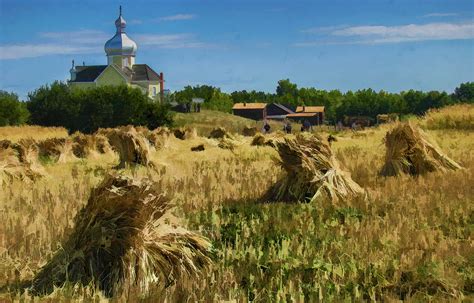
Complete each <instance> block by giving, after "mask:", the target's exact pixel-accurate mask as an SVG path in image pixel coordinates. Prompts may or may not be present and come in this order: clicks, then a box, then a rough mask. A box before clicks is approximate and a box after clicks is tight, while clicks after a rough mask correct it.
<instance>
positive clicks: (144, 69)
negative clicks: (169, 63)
mask: <svg viewBox="0 0 474 303" xmlns="http://www.w3.org/2000/svg"><path fill="white" fill-rule="evenodd" d="M160 80H161V79H160V75H158V73H157V72H155V71H154V70H153V69H152V68H151V67H149V66H148V65H147V64H134V65H133V74H132V81H160Z"/></svg>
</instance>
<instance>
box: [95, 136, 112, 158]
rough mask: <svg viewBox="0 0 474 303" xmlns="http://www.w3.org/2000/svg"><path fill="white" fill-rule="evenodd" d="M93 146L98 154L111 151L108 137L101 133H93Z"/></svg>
mask: <svg viewBox="0 0 474 303" xmlns="http://www.w3.org/2000/svg"><path fill="white" fill-rule="evenodd" d="M94 137H95V147H96V149H97V151H98V152H99V153H100V154H108V153H110V152H112V147H111V146H110V144H109V139H107V137H106V136H104V135H101V134H97V133H96V134H94Z"/></svg>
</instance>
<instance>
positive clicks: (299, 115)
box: [286, 113, 318, 118]
mask: <svg viewBox="0 0 474 303" xmlns="http://www.w3.org/2000/svg"><path fill="white" fill-rule="evenodd" d="M317 114H318V113H296V114H288V115H286V116H287V117H288V118H298V117H314V116H316V115H317Z"/></svg>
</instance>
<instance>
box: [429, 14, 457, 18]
mask: <svg viewBox="0 0 474 303" xmlns="http://www.w3.org/2000/svg"><path fill="white" fill-rule="evenodd" d="M458 15H459V14H456V13H431V14H426V15H423V17H424V18H433V17H454V16H458Z"/></svg>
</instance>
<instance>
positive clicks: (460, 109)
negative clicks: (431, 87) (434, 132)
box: [424, 104, 474, 130]
mask: <svg viewBox="0 0 474 303" xmlns="http://www.w3.org/2000/svg"><path fill="white" fill-rule="evenodd" d="M424 125H425V126H426V128H428V129H457V130H474V105H472V104H458V105H453V106H449V107H444V108H442V109H432V110H430V111H429V112H428V113H427V114H426V117H425V122H424Z"/></svg>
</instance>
